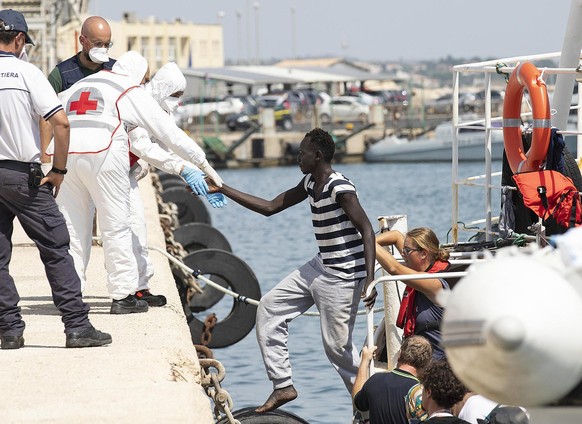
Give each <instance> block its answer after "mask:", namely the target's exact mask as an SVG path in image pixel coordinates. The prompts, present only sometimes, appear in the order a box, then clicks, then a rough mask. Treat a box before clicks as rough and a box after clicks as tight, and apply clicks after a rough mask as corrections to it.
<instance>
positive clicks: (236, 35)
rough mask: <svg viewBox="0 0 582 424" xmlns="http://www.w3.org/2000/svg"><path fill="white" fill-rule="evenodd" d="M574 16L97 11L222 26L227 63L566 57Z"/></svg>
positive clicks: (185, 1) (198, 3)
mask: <svg viewBox="0 0 582 424" xmlns="http://www.w3.org/2000/svg"><path fill="white" fill-rule="evenodd" d="M569 10H570V2H569V1H566V0H528V1H525V0H486V1H475V0H359V1H358V0H92V1H91V3H90V8H89V11H90V13H92V14H96V15H101V16H103V17H105V18H106V19H111V20H120V19H121V17H122V14H123V13H124V12H134V13H135V15H136V16H137V17H138V18H144V19H145V18H147V17H149V16H155V17H157V18H158V19H160V20H165V21H173V20H174V19H175V18H177V17H180V18H181V19H182V20H184V21H189V22H194V23H202V24H208V23H218V22H220V23H221V24H222V25H223V28H224V44H225V45H224V53H225V58H226V59H227V60H228V59H230V60H233V61H248V60H251V61H254V60H256V58H257V56H258V58H259V59H260V60H268V59H272V58H291V57H331V56H333V57H338V56H339V57H345V58H350V59H356V60H365V61H378V62H384V61H392V62H396V61H403V62H407V61H408V62H410V61H418V60H435V59H440V58H444V57H447V56H449V55H450V56H452V57H454V58H463V59H466V58H474V57H479V58H502V57H512V56H521V55H529V54H535V53H548V52H555V51H560V50H561V49H562V44H563V39H564V31H565V27H566V24H567V19H568V12H569ZM257 34H258V37H257ZM113 40H115V34H113ZM257 40H258V41H257Z"/></svg>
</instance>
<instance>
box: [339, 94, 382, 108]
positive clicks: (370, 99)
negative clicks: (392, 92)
mask: <svg viewBox="0 0 582 424" xmlns="http://www.w3.org/2000/svg"><path fill="white" fill-rule="evenodd" d="M346 96H350V97H355V98H358V99H360V100H361V101H362V103H364V104H366V105H368V106H372V105H378V104H381V103H382V99H380V97H378V96H372V95H371V94H368V93H364V92H363V91H353V92H351V93H348V94H346Z"/></svg>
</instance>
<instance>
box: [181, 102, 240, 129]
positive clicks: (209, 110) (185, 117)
mask: <svg viewBox="0 0 582 424" xmlns="http://www.w3.org/2000/svg"><path fill="white" fill-rule="evenodd" d="M243 106H244V104H243V102H242V101H241V99H239V98H236V97H223V98H210V97H209V98H199V97H186V98H184V99H183V100H182V101H181V102H180V105H179V106H178V107H177V108H176V111H175V113H174V117H175V119H176V123H177V124H178V125H179V126H182V127H183V126H186V125H188V124H192V123H196V122H198V121H199V120H200V118H201V117H202V119H204V121H205V122H207V123H210V124H216V123H218V122H220V121H224V119H225V118H226V116H227V115H230V114H233V113H240V112H242V111H243Z"/></svg>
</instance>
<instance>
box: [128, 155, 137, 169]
mask: <svg viewBox="0 0 582 424" xmlns="http://www.w3.org/2000/svg"><path fill="white" fill-rule="evenodd" d="M138 160H139V158H138V157H137V156H136V155H134V154H133V153H131V152H129V167H130V168H131V167H132V166H133V165H134V164H135V163H136V162H137V161H138Z"/></svg>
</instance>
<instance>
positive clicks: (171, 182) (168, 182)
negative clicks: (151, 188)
mask: <svg viewBox="0 0 582 424" xmlns="http://www.w3.org/2000/svg"><path fill="white" fill-rule="evenodd" d="M187 186H188V185H187V184H186V182H185V181H184V180H183V179H182V178H180V177H176V178H167V179H165V180H164V182H163V183H162V191H163V190H167V189H169V188H174V187H180V188H186V187H187Z"/></svg>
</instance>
